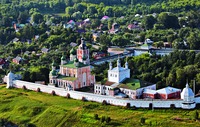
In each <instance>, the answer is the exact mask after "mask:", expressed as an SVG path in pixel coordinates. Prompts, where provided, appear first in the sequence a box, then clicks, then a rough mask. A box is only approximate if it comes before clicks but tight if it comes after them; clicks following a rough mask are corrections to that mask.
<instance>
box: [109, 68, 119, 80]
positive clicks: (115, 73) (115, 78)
mask: <svg viewBox="0 0 200 127" xmlns="http://www.w3.org/2000/svg"><path fill="white" fill-rule="evenodd" d="M110 74H112V76H110ZM115 75H117V77H115ZM108 81H110V82H116V83H119V72H118V71H112V70H108Z"/></svg>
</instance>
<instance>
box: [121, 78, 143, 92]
mask: <svg viewBox="0 0 200 127" xmlns="http://www.w3.org/2000/svg"><path fill="white" fill-rule="evenodd" d="M118 87H119V88H126V89H132V90H136V89H138V88H141V84H140V80H138V79H133V78H130V79H126V80H125V81H124V82H123V83H121V84H119V85H118Z"/></svg>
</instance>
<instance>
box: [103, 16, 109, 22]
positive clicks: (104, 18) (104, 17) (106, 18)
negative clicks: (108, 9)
mask: <svg viewBox="0 0 200 127" xmlns="http://www.w3.org/2000/svg"><path fill="white" fill-rule="evenodd" d="M108 19H110V18H109V17H108V16H106V15H105V16H103V17H102V18H101V21H104V20H108Z"/></svg>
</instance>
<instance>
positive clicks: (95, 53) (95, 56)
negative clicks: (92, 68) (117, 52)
mask: <svg viewBox="0 0 200 127" xmlns="http://www.w3.org/2000/svg"><path fill="white" fill-rule="evenodd" d="M105 56H106V53H104V52H93V53H92V57H93V58H94V59H100V58H102V57H105Z"/></svg>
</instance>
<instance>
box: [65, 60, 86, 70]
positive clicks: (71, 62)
mask: <svg viewBox="0 0 200 127" xmlns="http://www.w3.org/2000/svg"><path fill="white" fill-rule="evenodd" d="M61 66H62V67H67V68H81V67H86V66H89V65H85V64H83V63H79V66H78V67H77V66H75V64H74V62H73V61H70V62H68V63H67V64H64V65H61Z"/></svg>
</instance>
